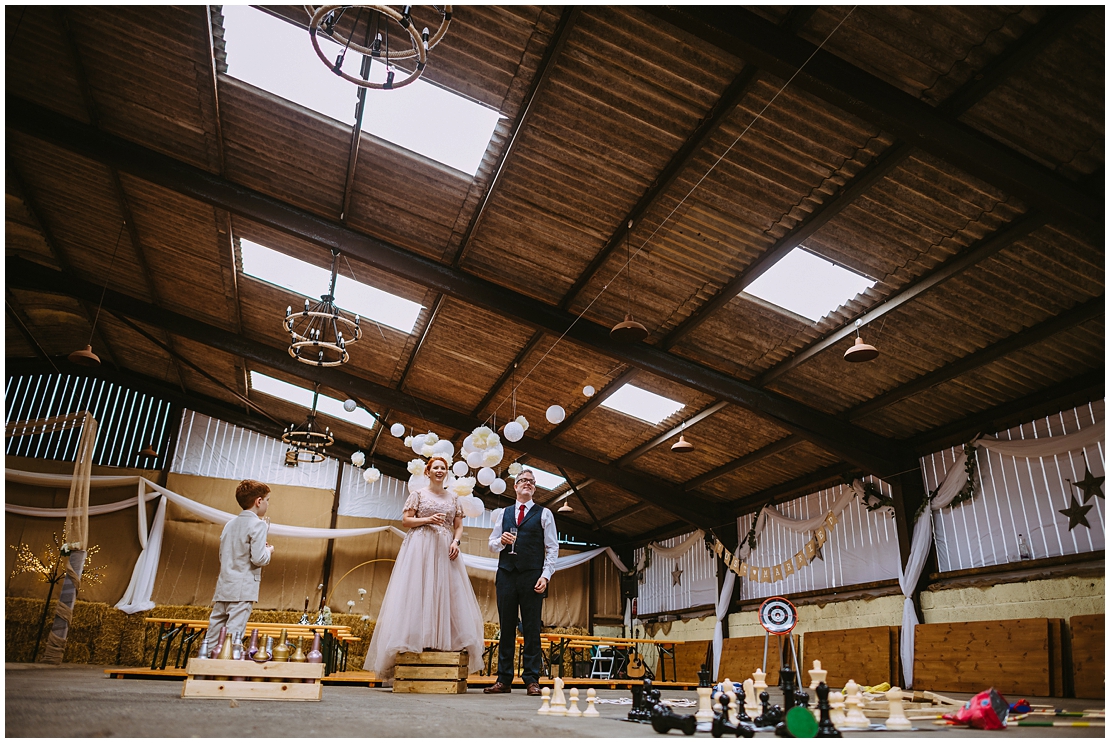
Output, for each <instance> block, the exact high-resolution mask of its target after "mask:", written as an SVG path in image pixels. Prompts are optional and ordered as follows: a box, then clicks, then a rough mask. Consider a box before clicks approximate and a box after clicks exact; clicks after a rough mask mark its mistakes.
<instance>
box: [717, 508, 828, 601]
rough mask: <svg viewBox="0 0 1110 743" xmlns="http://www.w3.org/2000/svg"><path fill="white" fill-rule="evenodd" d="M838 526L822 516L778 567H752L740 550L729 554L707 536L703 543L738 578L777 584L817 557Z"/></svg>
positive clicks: (721, 545) (719, 541)
mask: <svg viewBox="0 0 1110 743" xmlns="http://www.w3.org/2000/svg"><path fill="white" fill-rule="evenodd" d="M839 523H840V519H838V518H837V517H836V516H835V515H834V514H833V513H832V511H830V512H829V513H828V515H826V516H825V521H824V523H822V524H821V526H819V527H818V528H817V529H815V530H814V532H813V536H812V537H811V538H810V540H809V541H808V542H806V543H805V545H804V546H803V547H802V548H801V549H800V550H798V552H797V553H795V554H794V556H793V557H789V558H787V559H786V560H784V561H783V562H781V563H779V564H778V565H768V566H757V565H752V564H750V563H748V562H746V561H745V560H742V559H741V558H740V550H739V549H737V550H736V552H735V553H733V552H731V551H729V550H728V548H726V547H725V546H724V545H723V544H721V540H719V539H717V538H716V537H714V536H710V535H707V536H706V542H707V543H710V544H711V546H710V550H711V551H712V552H713V554H715V555H717V556H718V557H720V558H721V559H722V560H723V561H724V563H725V567H726V568H728V569H729V570H731V571H732V572H734V573H736V575H738V576H739V577H741V578H746V579H747V580H750V581H751V582H753V583H777V582H778V581H780V580H783V579H784V578H788V577H790V576H791V575H794V574H795V573H797V572H799V571H801V570H802V569H803V568H805V567H806V566H807V565H809V564H810V563H811V562H813V559H814V558H815V557H817V553H818V550H820V549H821V548H822V547H823V546H825V542H826V541H828V538H829V534H830V533H831V532H832V530H833V528H834V527H836V525H837V524H839Z"/></svg>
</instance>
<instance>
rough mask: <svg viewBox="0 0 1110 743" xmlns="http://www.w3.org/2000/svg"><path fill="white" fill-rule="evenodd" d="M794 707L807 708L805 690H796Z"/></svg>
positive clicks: (807, 695) (807, 700)
mask: <svg viewBox="0 0 1110 743" xmlns="http://www.w3.org/2000/svg"><path fill="white" fill-rule="evenodd" d="M794 706H795V707H807V708H808V707H809V694H808V693H807V692H806V690H805V689H798V690H796V691H795V692H794Z"/></svg>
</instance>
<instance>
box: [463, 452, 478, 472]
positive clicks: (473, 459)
mask: <svg viewBox="0 0 1110 743" xmlns="http://www.w3.org/2000/svg"><path fill="white" fill-rule="evenodd" d="M466 463H467V464H469V465H470V466H471V467H474V468H475V469H477V468H478V467H481V466H482V452H480V451H472V452H470V453H469V454H467V455H466Z"/></svg>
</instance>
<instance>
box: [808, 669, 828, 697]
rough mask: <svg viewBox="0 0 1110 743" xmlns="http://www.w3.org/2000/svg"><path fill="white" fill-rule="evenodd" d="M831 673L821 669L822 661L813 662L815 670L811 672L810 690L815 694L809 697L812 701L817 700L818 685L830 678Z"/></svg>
mask: <svg viewBox="0 0 1110 743" xmlns="http://www.w3.org/2000/svg"><path fill="white" fill-rule="evenodd" d="M828 676H829V672H828V671H827V670H825V669H824V668H821V661H819V660H815V661H813V668H812V669H810V671H809V690H810V691H811V692H813V693H812V694H810V695H809V697H810V699H813V700H816V699H817V685H818V684H820V683H821V682H822V681H824V680H825V679H826V678H828Z"/></svg>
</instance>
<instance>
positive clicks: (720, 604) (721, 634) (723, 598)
mask: <svg viewBox="0 0 1110 743" xmlns="http://www.w3.org/2000/svg"><path fill="white" fill-rule="evenodd" d="M735 585H736V573H734V572H732V571H731V570H729V571H727V572H726V573H725V580H724V582H723V583H722V584H721V595H720V596H718V597H717V606H716V615H717V622H716V624H715V625H714V626H713V679H714V680H716V679H717V672H718V671H720V670H721V650H723V649H724V646H725V628H724V621H725V615H727V614H728V605H729V604H730V603H732V589H733V587H734V586H735Z"/></svg>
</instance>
